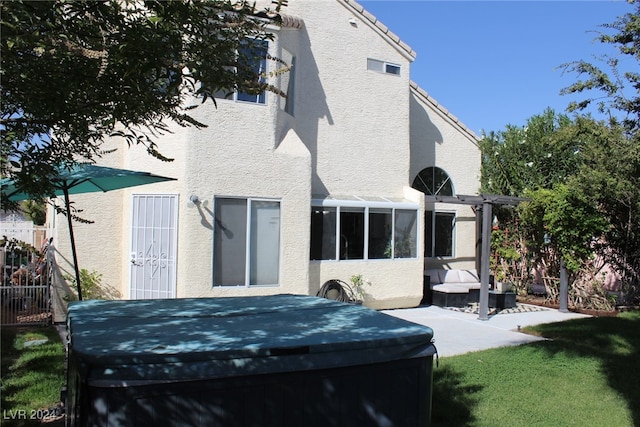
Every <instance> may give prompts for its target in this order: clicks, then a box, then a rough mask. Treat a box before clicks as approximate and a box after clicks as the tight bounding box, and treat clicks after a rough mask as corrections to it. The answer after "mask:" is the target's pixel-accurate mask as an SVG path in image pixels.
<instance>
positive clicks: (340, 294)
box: [316, 279, 352, 302]
mask: <svg viewBox="0 0 640 427" xmlns="http://www.w3.org/2000/svg"><path fill="white" fill-rule="evenodd" d="M316 296H318V297H322V298H327V299H332V300H336V301H341V302H349V301H351V300H352V298H351V287H350V286H349V285H348V284H346V283H345V282H343V281H342V280H338V279H332V280H328V281H326V282H325V283H324V285H322V287H321V288H320V290H318V293H317V294H316Z"/></svg>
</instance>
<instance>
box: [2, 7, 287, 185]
mask: <svg viewBox="0 0 640 427" xmlns="http://www.w3.org/2000/svg"><path fill="white" fill-rule="evenodd" d="M0 7H1V18H0V20H1V21H0V25H1V28H0V31H1V32H2V39H1V41H0V47H1V55H2V58H1V60H2V64H1V65H2V66H1V75H0V76H1V93H0V106H1V116H0V126H1V128H2V130H3V132H2V146H1V155H2V159H3V161H2V164H1V167H2V175H3V176H11V177H15V178H16V179H17V180H18V182H19V183H20V185H21V187H22V188H23V189H24V190H25V191H27V192H29V193H30V194H32V195H33V196H34V198H38V197H39V196H40V197H42V196H46V195H48V194H50V193H51V191H50V187H49V182H50V178H51V177H52V176H53V175H55V173H56V169H55V166H56V165H60V164H63V165H66V164H71V163H73V162H77V161H79V160H85V161H92V160H94V159H95V158H97V157H99V156H101V155H103V154H104V152H103V151H102V143H103V141H104V139H105V138H107V137H109V136H112V135H119V136H122V137H124V138H126V140H127V142H128V144H129V145H132V144H142V145H144V146H146V148H147V150H148V152H149V153H150V154H151V155H153V156H155V157H157V158H159V159H161V160H165V161H169V160H170V159H167V158H165V157H164V156H162V154H161V153H160V151H159V148H158V147H157V145H156V142H155V139H156V138H157V137H158V136H159V135H161V134H163V133H166V132H168V131H169V123H171V122H173V123H177V124H178V125H180V126H195V127H204V126H205V124H203V123H199V122H198V121H196V120H195V119H194V118H193V117H191V116H190V115H189V110H190V109H192V108H195V107H197V106H198V105H199V104H200V103H202V102H206V101H207V100H211V101H213V102H215V100H214V98H213V94H215V93H216V92H218V91H225V92H230V91H241V92H248V93H260V92H262V91H264V90H271V91H275V92H277V93H280V94H282V92H280V91H279V90H278V89H277V88H275V87H273V86H270V85H269V84H268V83H267V80H266V79H264V78H261V77H265V76H262V75H261V71H260V70H257V69H256V67H255V59H256V58H255V57H253V56H252V55H253V54H252V53H251V52H253V53H254V54H255V52H257V50H256V47H257V46H259V43H260V42H261V41H262V40H265V39H270V38H272V35H271V34H269V33H268V32H267V31H266V24H267V23H268V22H273V21H274V20H275V21H277V20H278V18H279V15H278V14H277V12H279V10H280V4H279V3H278V5H277V7H276V9H275V10H274V11H269V10H264V11H257V10H256V9H255V8H254V7H253V6H251V5H250V4H249V3H248V2H245V1H240V2H234V1H231V0H211V1H204V0H202V1H201V0H187V1H183V0H162V1H160V0H152V1H145V2H141V1H136V0H104V1H90V2H85V1H73V0H71V1H69V0H59V1H37V2H36V1H24V0H17V1H1V3H0ZM239 52H242V54H238V53H239ZM272 59H274V60H275V58H272ZM280 65H281V66H282V68H283V69H286V67H284V64H282V63H280Z"/></svg>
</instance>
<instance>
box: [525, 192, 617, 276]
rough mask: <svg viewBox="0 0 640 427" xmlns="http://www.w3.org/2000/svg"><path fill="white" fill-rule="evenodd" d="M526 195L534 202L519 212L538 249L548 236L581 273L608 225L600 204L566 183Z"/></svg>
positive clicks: (556, 250)
mask: <svg viewBox="0 0 640 427" xmlns="http://www.w3.org/2000/svg"><path fill="white" fill-rule="evenodd" d="M526 196H527V197H528V198H529V199H530V201H528V202H525V203H523V204H522V205H521V206H520V209H519V213H520V219H521V220H522V225H523V227H525V228H527V229H528V230H530V231H531V233H530V234H529V236H528V237H529V238H530V240H532V241H533V245H535V246H534V247H537V248H542V247H543V246H544V238H545V234H546V236H547V237H548V238H550V239H551V242H550V245H551V246H552V247H553V248H554V250H555V254H556V255H557V257H559V258H560V259H562V260H563V261H564V263H565V265H566V267H567V269H569V270H571V271H573V272H576V271H578V269H579V268H580V266H581V265H582V263H583V262H584V261H585V260H587V259H588V258H590V257H592V256H593V254H594V241H595V240H596V239H598V238H599V237H600V236H602V234H603V233H604V231H605V229H606V226H607V223H606V221H605V219H604V218H603V216H602V215H601V214H600V212H599V211H598V209H597V206H596V204H595V203H594V202H593V200H592V199H589V198H588V197H586V195H585V194H584V193H579V192H576V191H575V190H574V189H572V188H570V187H569V186H567V185H566V184H556V185H555V186H554V187H553V188H552V189H542V188H541V189H539V190H536V191H529V192H527V193H526Z"/></svg>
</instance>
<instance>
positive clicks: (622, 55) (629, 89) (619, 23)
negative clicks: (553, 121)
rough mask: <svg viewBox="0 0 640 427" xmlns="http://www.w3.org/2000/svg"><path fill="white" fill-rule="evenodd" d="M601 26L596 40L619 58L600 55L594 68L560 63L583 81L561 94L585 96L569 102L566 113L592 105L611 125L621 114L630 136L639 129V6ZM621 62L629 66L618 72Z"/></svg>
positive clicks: (585, 65) (579, 63)
mask: <svg viewBox="0 0 640 427" xmlns="http://www.w3.org/2000/svg"><path fill="white" fill-rule="evenodd" d="M601 27H602V30H603V31H602V32H601V33H600V34H599V35H598V37H597V38H596V40H597V41H599V42H601V43H603V44H606V45H611V46H613V47H615V48H616V49H617V52H618V54H619V56H613V55H604V56H603V57H601V58H598V65H596V64H593V63H591V62H588V61H585V60H580V61H574V62H570V63H567V64H563V65H562V66H561V68H563V69H564V71H565V72H571V73H576V74H577V75H578V77H582V76H584V79H583V80H578V81H576V82H575V83H573V84H572V85H571V86H569V87H567V88H565V89H563V90H562V92H561V93H562V94H565V95H566V94H582V95H585V96H586V98H584V99H583V100H581V101H577V102H572V103H571V104H570V105H569V111H580V110H584V109H586V108H587V107H589V106H590V105H591V104H596V106H597V109H598V111H599V112H601V113H605V114H607V115H608V116H609V118H610V121H611V124H613V125H616V124H617V123H618V122H619V120H618V119H617V117H616V113H618V112H619V113H622V114H623V117H622V120H621V122H622V124H623V125H624V127H625V128H626V129H627V131H629V133H630V134H634V133H636V132H638V131H639V130H640V73H639V72H638V65H640V3H638V2H636V5H635V7H634V10H633V11H632V12H629V13H627V14H626V15H624V16H622V17H619V18H618V19H617V20H616V21H615V22H614V23H612V24H604V25H602V26H601ZM625 62H626V63H627V64H629V63H631V64H632V65H631V66H629V67H628V70H623V69H621V64H625ZM594 92H595V93H594Z"/></svg>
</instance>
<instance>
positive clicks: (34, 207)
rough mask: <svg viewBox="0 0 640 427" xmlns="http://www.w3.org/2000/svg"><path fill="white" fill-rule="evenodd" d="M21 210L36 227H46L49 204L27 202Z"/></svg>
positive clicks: (40, 201)
mask: <svg viewBox="0 0 640 427" xmlns="http://www.w3.org/2000/svg"><path fill="white" fill-rule="evenodd" d="M20 208H21V209H22V212H24V213H25V215H26V216H27V218H29V219H30V220H31V221H33V223H34V224H36V225H44V223H45V222H46V221H47V204H46V202H44V201H42V200H25V201H24V202H22V203H21V204H20Z"/></svg>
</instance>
